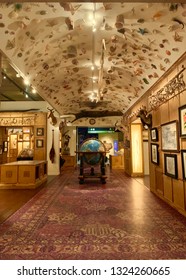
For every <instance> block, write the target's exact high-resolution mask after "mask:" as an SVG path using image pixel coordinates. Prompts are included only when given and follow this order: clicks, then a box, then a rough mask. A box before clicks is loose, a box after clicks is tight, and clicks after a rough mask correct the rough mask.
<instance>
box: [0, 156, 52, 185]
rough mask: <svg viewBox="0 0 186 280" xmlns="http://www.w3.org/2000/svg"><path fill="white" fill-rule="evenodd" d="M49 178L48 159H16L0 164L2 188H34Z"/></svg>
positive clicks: (0, 183)
mask: <svg viewBox="0 0 186 280" xmlns="http://www.w3.org/2000/svg"><path fill="white" fill-rule="evenodd" d="M46 180H47V161H39V160H33V161H16V162H11V163H6V164H2V165H0V189H34V188H37V187H38V186H40V185H41V184H43V183H44V182H45V181H46Z"/></svg>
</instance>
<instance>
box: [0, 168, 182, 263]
mask: <svg viewBox="0 0 186 280" xmlns="http://www.w3.org/2000/svg"><path fill="white" fill-rule="evenodd" d="M107 175H108V178H107V182H106V184H105V185H103V184H101V183H100V182H99V180H96V179H95V180H90V179H89V180H88V179H87V180H86V181H85V183H84V184H83V185H79V181H78V170H70V169H69V170H66V171H65V172H64V173H63V174H61V175H59V176H57V177H55V178H53V179H52V180H51V181H50V182H48V183H47V184H46V185H45V186H44V187H43V188H40V190H39V191H38V192H37V193H35V194H34V196H33V197H32V198H31V199H30V200H29V201H28V202H26V203H25V204H24V205H23V206H22V207H21V208H20V209H19V210H17V211H16V212H15V213H14V214H13V215H11V216H9V217H8V218H7V219H6V220H5V221H4V222H2V223H1V225H0V259H1V260H10V259H17V260H18V259H24V260H26V259H27V260H29V259H31V260H36V259H41V260H42V259H43V260H50V259H51V260H52V259H53V260H61V259H63V260H65V259H66V260H67V259H80V260H86V259H87V260H88V259H90V260H91V259H92V260H101V259H102V260H106V259H108V260H111V259H113V260H119V259H128V260H129V259H185V258H186V218H185V217H184V216H182V215H181V214H179V213H178V212H177V211H176V210H174V209H173V208H171V207H170V206H168V205H166V204H165V203H164V202H163V201H161V200H160V199H159V198H157V197H156V196H155V195H154V194H153V193H151V192H150V191H149V189H148V188H147V187H145V186H144V185H143V184H142V183H141V182H139V181H137V180H136V179H134V178H131V177H128V176H126V175H125V174H124V172H123V171H122V170H112V171H109V170H108V172H107ZM8 192H12V191H9V190H7V193H8ZM16 192H17V191H16ZM19 192H20V194H21V190H20V191H19ZM28 192H29V190H28ZM4 193H5V191H4V190H1V191H0V203H2V200H3V195H4ZM18 197H19V196H18V195H17V198H16V196H15V200H16V199H17V200H18ZM12 203H13V199H12ZM15 203H16V201H15ZM0 209H2V208H1V207H0ZM0 214H1V213H0Z"/></svg>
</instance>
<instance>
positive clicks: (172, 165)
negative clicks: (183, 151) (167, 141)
mask: <svg viewBox="0 0 186 280" xmlns="http://www.w3.org/2000/svg"><path fill="white" fill-rule="evenodd" d="M164 164H165V175H167V176H169V177H172V178H175V179H177V178H178V167H177V155H169V154H164Z"/></svg>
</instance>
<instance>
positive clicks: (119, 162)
mask: <svg viewBox="0 0 186 280" xmlns="http://www.w3.org/2000/svg"><path fill="white" fill-rule="evenodd" d="M109 160H110V167H111V168H112V169H124V156H123V155H117V156H112V155H110V158H109Z"/></svg>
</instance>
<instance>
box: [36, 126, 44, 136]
mask: <svg viewBox="0 0 186 280" xmlns="http://www.w3.org/2000/svg"><path fill="white" fill-rule="evenodd" d="M37 136H44V128H43V127H38V128H37Z"/></svg>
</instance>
